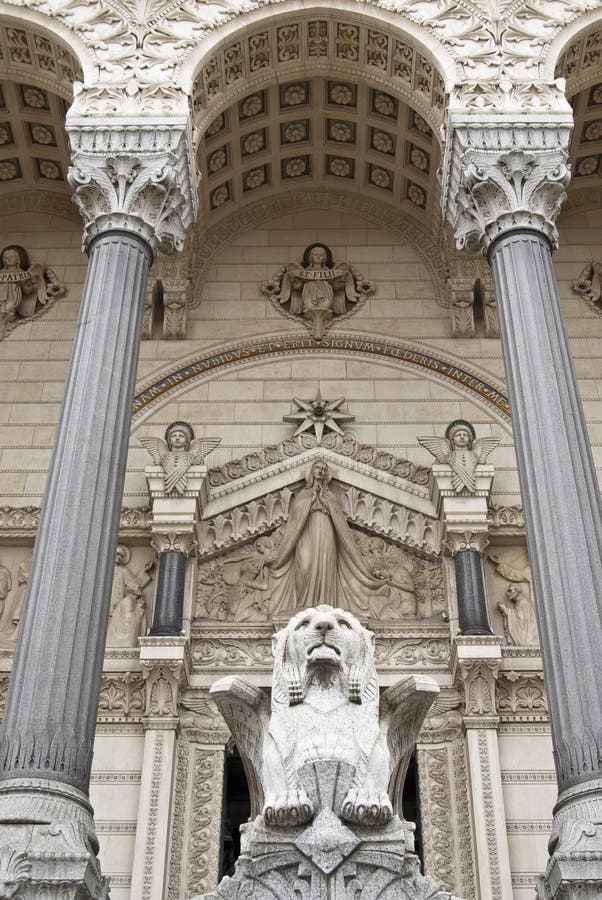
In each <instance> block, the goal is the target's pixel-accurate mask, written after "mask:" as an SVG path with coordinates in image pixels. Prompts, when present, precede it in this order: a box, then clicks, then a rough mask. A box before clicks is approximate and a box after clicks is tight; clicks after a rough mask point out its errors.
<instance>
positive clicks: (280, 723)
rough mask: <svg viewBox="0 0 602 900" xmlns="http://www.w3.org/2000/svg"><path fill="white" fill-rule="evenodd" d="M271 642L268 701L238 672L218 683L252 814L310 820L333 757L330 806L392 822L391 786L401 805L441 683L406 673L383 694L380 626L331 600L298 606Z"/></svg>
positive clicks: (274, 820)
mask: <svg viewBox="0 0 602 900" xmlns="http://www.w3.org/2000/svg"><path fill="white" fill-rule="evenodd" d="M272 648H273V654H274V676H273V687H272V699H271V704H270V701H269V700H268V697H267V695H266V694H265V693H264V692H263V691H262V690H260V689H258V688H256V687H254V686H252V685H250V684H248V683H246V682H244V681H242V680H240V679H239V678H236V677H228V678H223V679H221V680H220V681H218V682H217V683H216V684H214V686H213V687H212V689H211V694H212V697H213V699H214V700H215V702H216V703H217V705H218V706H219V708H220V711H221V712H222V715H223V716H224V718H225V720H226V722H227V723H228V725H229V727H230V729H231V731H232V734H233V736H234V739H235V741H236V743H237V746H238V748H239V750H240V753H241V756H242V758H243V762H244V764H245V769H246V772H247V777H248V781H249V786H250V789H251V801H252V812H251V815H252V817H254V816H256V815H257V814H259V813H261V814H262V815H263V818H264V822H265V823H266V824H267V825H269V826H276V827H283V828H286V827H290V826H299V825H303V824H304V823H307V822H309V821H311V820H312V819H313V818H314V816H316V814H317V813H318V812H319V809H320V807H322V808H323V807H324V805H325V804H324V803H321V801H320V798H321V797H322V798H324V795H325V790H324V786H323V785H321V784H320V782H321V780H322V781H323V780H324V778H325V777H326V776H325V774H324V773H325V772H327V771H333V770H332V765H333V764H335V765H336V772H337V775H336V779H337V785H338V787H335V788H333V790H334V793H335V794H336V792H337V790H338V791H339V795H340V796H339V799H338V800H337V798H336V796H333V797H332V798H331V802H330V808H331V809H332V810H334V812H335V814H336V815H337V816H338V817H339V819H342V820H345V821H346V822H348V823H354V824H356V825H362V826H373V827H374V826H384V825H386V824H387V823H388V822H390V820H391V819H392V817H393V806H392V803H391V799H390V797H389V794H390V795H391V797H392V798H393V801H394V803H395V806H396V807H397V810H399V811H400V805H401V791H402V788H403V780H404V778H405V773H406V769H407V765H408V762H409V759H410V756H411V753H412V751H413V748H414V744H415V742H416V737H417V734H418V731H419V729H420V727H421V725H422V722H423V720H424V717H425V715H426V713H427V711H428V709H429V707H430V706H431V704H432V702H433V700H434V699H435V696H436V694H437V693H438V691H439V688H438V686H437V684H436V683H435V682H434V681H433V680H432V679H429V678H426V677H420V676H409V677H407V678H405V679H404V680H403V681H400V682H398V683H397V684H396V685H394V686H393V687H390V688H388V689H387V690H385V691H384V692H383V694H382V696H381V697H380V701H379V689H378V682H377V678H376V671H375V667H374V635H373V633H372V632H370V631H368V630H367V629H365V628H364V627H363V626H362V625H361V624H360V622H359V621H358V620H357V619H356V618H355V616H353V615H352V614H351V613H349V612H344V611H343V610H340V609H334V608H333V607H331V606H318V607H315V608H311V609H306V610H303V611H302V612H300V613H298V614H297V615H295V616H294V617H293V618H292V619H291V620H290V622H289V623H288V625H287V626H286V627H285V628H283V629H282V630H281V631H279V632H278V633H277V634H276V635H274V638H273V643H272ZM329 767H330V768H329ZM328 777H330V776H328ZM342 788H344V790H343V792H342V793H341V790H342Z"/></svg>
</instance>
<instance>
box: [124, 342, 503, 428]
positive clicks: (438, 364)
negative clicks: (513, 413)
mask: <svg viewBox="0 0 602 900" xmlns="http://www.w3.org/2000/svg"><path fill="white" fill-rule="evenodd" d="M303 353H318V354H322V353H325V354H328V355H329V356H333V355H336V354H339V353H340V354H344V355H350V356H353V355H357V356H359V357H364V358H368V359H371V360H373V361H374V360H377V359H381V360H383V361H391V362H397V363H399V364H401V365H407V366H409V367H410V368H416V369H418V370H420V371H426V372H429V373H430V374H431V375H432V376H436V377H439V378H441V379H443V380H444V381H446V382H448V383H449V384H451V385H453V386H454V387H455V389H456V390H460V389H463V390H464V391H466V393H467V394H468V395H469V396H470V395H473V396H474V398H475V399H477V400H478V401H479V402H480V403H484V404H486V405H487V406H488V407H489V409H492V410H494V411H495V413H496V414H497V415H498V416H499V417H501V418H502V419H504V420H505V421H506V422H509V421H510V407H509V405H508V398H507V396H506V395H505V394H503V393H502V392H501V390H500V389H498V388H497V387H495V386H494V385H493V384H492V383H488V382H486V381H485V380H484V379H483V377H482V376H481V375H480V374H477V373H476V372H471V371H470V369H469V368H468V367H467V366H466V365H465V364H462V365H458V364H457V363H455V362H452V361H449V360H446V359H444V358H442V357H440V356H433V355H432V354H430V353H427V352H426V351H424V350H421V349H418V348H416V347H411V346H409V345H404V344H402V343H400V342H393V341H385V340H382V339H381V340H373V339H371V338H363V337H358V336H357V335H339V334H337V335H328V336H327V337H325V338H324V339H323V340H322V341H315V340H314V339H313V338H311V337H309V336H308V337H295V336H292V337H291V336H286V335H284V336H282V337H275V338H272V339H268V340H260V341H251V342H249V343H243V344H239V345H235V346H230V347H227V348H224V349H223V350H220V351H218V352H216V353H212V354H211V355H209V356H206V357H203V358H201V359H198V360H196V361H193V362H189V363H187V364H186V365H185V366H182V367H180V368H177V369H175V370H173V371H172V372H170V373H169V374H167V375H164V376H162V377H161V378H159V379H158V380H157V381H155V382H153V383H151V384H149V385H148V386H147V387H145V388H142V389H141V390H140V391H139V393H138V394H137V395H136V397H135V398H134V403H133V414H134V416H135V417H139V416H140V415H141V414H142V413H143V412H144V413H146V412H147V411H148V410H149V408H150V407H151V405H152V404H154V403H158V402H161V403H164V402H165V400H166V398H167V396H168V395H169V394H170V393H171V392H172V391H175V390H179V389H180V388H181V387H183V386H184V385H186V384H187V383H189V382H191V381H193V380H194V379H197V378H202V377H206V376H208V375H211V374H212V373H215V372H218V371H223V370H224V369H228V368H230V367H231V366H236V365H240V364H241V363H248V362H253V361H261V360H265V359H273V358H278V357H286V356H287V355H289V354H291V355H296V356H298V355H301V354H303ZM492 380H493V379H492Z"/></svg>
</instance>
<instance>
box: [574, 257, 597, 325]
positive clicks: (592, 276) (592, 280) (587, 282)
mask: <svg viewBox="0 0 602 900" xmlns="http://www.w3.org/2000/svg"><path fill="white" fill-rule="evenodd" d="M572 287H573V291H574V292H575V293H576V294H579V295H580V296H581V297H583V299H584V300H585V302H586V303H587V305H588V306H589V307H590V309H593V310H594V312H597V313H598V315H602V261H600V260H596V261H592V262H591V263H588V264H587V265H586V266H585V268H583V269H582V270H581V272H580V273H579V275H578V276H577V278H576V279H575V281H573V285H572Z"/></svg>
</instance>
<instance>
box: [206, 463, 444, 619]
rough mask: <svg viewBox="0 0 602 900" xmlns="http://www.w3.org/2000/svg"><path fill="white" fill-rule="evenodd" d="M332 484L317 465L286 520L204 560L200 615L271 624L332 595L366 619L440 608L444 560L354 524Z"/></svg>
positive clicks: (412, 614)
mask: <svg viewBox="0 0 602 900" xmlns="http://www.w3.org/2000/svg"><path fill="white" fill-rule="evenodd" d="M331 482H332V473H331V471H330V469H329V468H328V466H327V464H326V463H324V462H322V461H318V462H316V463H314V464H313V465H312V467H311V469H310V471H309V472H308V474H307V476H306V479H305V484H304V485H303V486H302V487H301V489H300V490H299V491H298V492H297V493H296V494H295V496H294V497H293V499H292V501H291V503H290V508H289V514H288V518H287V521H286V522H285V523H284V525H281V526H280V527H279V528H277V529H276V530H275V531H273V532H272V534H270V535H264V536H261V537H259V538H257V539H256V540H255V542H254V543H253V544H252V545H250V546H247V547H245V548H244V549H242V550H237V551H233V552H231V553H227V554H224V555H223V556H221V557H217V558H216V559H213V560H211V561H209V562H207V563H204V564H201V566H200V567H199V582H198V584H199V587H198V608H197V615H199V616H201V617H208V618H213V619H218V620H222V621H224V620H230V621H238V622H248V621H255V622H262V621H263V622H265V621H268V620H269V619H271V617H272V616H274V615H284V614H291V613H292V612H294V611H295V610H298V609H303V608H305V607H307V606H311V605H314V604H315V603H326V602H327V601H331V602H333V603H336V604H337V605H339V606H341V607H344V608H347V609H348V610H349V611H351V612H353V613H355V614H356V615H360V616H362V617H363V618H368V619H399V618H416V617H419V618H429V617H430V616H432V615H436V614H437V613H440V612H441V611H442V607H443V592H442V583H441V580H440V578H439V579H438V578H437V576H436V572H435V570H436V569H439V572H440V567H438V564H437V563H434V562H430V561H426V560H423V559H421V558H419V557H414V556H412V555H410V553H408V552H407V551H404V550H402V549H401V548H399V547H397V546H395V545H393V544H390V543H388V542H386V541H385V540H384V539H383V538H377V537H372V538H370V537H368V536H367V535H365V534H363V533H361V532H358V531H355V530H352V529H351V528H350V526H349V524H348V522H347V518H346V516H345V512H344V509H343V503H342V498H341V496H340V494H339V492H338V491H337V490H336V489H335V488H334V487H333V486H332V483H331ZM431 570H433V571H431ZM429 576H430V577H429ZM427 583H428V584H427ZM425 594H428V595H429V596H428V598H427V597H426V596H425Z"/></svg>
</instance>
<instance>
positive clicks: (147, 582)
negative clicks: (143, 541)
mask: <svg viewBox="0 0 602 900" xmlns="http://www.w3.org/2000/svg"><path fill="white" fill-rule="evenodd" d="M154 574H155V558H154V555H153V552H152V550H151V549H150V548H147V547H132V548H130V547H128V546H126V545H125V544H118V546H117V549H116V551H115V569H114V574H113V587H112V589H111V611H110V616H109V628H108V631H107V647H108V648H112V647H137V646H138V638H139V637H140V636H142V635H144V634H146V631H147V628H148V626H149V625H150V623H151V621H152V602H153V589H154V584H153V579H154Z"/></svg>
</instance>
